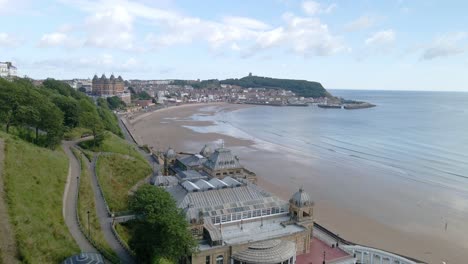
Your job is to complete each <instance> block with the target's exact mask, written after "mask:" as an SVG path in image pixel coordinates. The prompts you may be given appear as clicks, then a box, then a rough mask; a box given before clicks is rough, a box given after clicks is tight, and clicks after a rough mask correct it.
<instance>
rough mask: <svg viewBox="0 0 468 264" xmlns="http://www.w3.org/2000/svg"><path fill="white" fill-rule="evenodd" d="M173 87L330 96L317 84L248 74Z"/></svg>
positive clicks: (180, 82) (180, 83)
mask: <svg viewBox="0 0 468 264" xmlns="http://www.w3.org/2000/svg"><path fill="white" fill-rule="evenodd" d="M171 84H174V85H191V86H192V87H193V88H195V89H199V88H204V89H217V88H220V85H221V84H231V85H237V86H241V87H244V88H266V89H284V90H290V91H292V92H294V93H295V94H296V95H298V96H304V97H314V98H317V97H329V96H331V95H330V94H329V93H328V92H327V90H325V88H323V86H322V84H321V83H319V82H311V81H306V80H291V79H277V78H269V77H261V76H254V75H252V73H249V75H248V76H246V77H243V78H240V79H226V80H221V81H220V80H217V79H211V80H203V81H186V80H174V81H172V82H171Z"/></svg>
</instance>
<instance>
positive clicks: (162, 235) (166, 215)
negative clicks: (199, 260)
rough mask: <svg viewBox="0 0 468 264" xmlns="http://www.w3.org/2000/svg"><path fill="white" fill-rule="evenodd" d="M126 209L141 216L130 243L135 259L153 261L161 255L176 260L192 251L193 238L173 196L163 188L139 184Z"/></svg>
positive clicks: (194, 245) (195, 245)
mask: <svg viewBox="0 0 468 264" xmlns="http://www.w3.org/2000/svg"><path fill="white" fill-rule="evenodd" d="M129 206H130V209H131V210H133V211H134V212H135V213H136V214H137V215H140V216H142V217H141V218H140V220H136V222H135V225H136V226H135V228H134V229H133V234H132V237H131V239H130V247H131V248H132V249H133V250H134V252H135V253H136V255H137V258H138V262H139V263H157V262H159V260H161V258H164V259H167V260H169V261H173V262H176V261H177V260H178V259H180V258H182V257H186V256H190V255H192V254H193V253H194V252H195V250H196V247H197V242H196V241H195V239H194V238H193V236H192V234H191V233H190V232H189V229H188V228H189V226H188V223H187V221H186V220H185V217H184V215H183V213H182V211H181V210H180V209H179V208H177V206H176V203H175V201H174V199H172V197H171V195H170V194H169V193H168V192H167V191H165V190H164V189H163V188H160V187H155V186H151V185H144V186H142V187H140V188H139V189H138V190H137V191H136V192H135V194H134V195H133V196H132V197H131V198H130V201H129Z"/></svg>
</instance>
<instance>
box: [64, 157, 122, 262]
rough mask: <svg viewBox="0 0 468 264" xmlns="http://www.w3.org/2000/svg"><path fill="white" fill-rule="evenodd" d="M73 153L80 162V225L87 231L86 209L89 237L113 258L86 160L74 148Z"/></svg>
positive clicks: (115, 256)
mask: <svg viewBox="0 0 468 264" xmlns="http://www.w3.org/2000/svg"><path fill="white" fill-rule="evenodd" d="M72 150H73V154H75V156H76V157H78V159H79V160H80V162H81V175H80V189H79V196H78V197H79V198H78V216H79V217H80V222H81V225H82V226H83V229H84V231H85V232H88V211H89V231H90V232H89V233H90V234H91V239H92V240H94V242H95V244H96V245H97V246H98V247H99V248H101V249H102V250H104V251H106V252H107V253H108V254H110V255H112V256H113V257H114V258H118V256H117V254H115V252H114V251H113V250H112V249H111V248H110V246H109V244H108V243H107V241H106V239H105V238H104V234H103V232H102V229H101V225H100V224H99V219H98V217H97V213H96V205H95V203H94V192H93V187H92V185H91V174H90V172H89V169H88V167H87V166H86V162H85V160H84V158H83V155H82V154H81V153H80V152H79V151H77V150H75V149H72Z"/></svg>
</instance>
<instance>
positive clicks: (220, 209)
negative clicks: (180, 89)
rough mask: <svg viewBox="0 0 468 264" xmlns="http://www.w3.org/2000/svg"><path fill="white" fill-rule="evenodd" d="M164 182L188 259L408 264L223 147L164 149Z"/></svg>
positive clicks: (204, 263)
mask: <svg viewBox="0 0 468 264" xmlns="http://www.w3.org/2000/svg"><path fill="white" fill-rule="evenodd" d="M163 156H164V157H163V159H164V171H165V173H167V174H166V176H155V177H154V178H153V179H152V183H153V184H154V185H157V186H160V187H163V188H165V189H166V190H167V191H168V192H169V193H170V194H171V196H172V197H173V198H174V199H175V201H176V203H177V206H178V207H179V208H181V209H182V210H183V212H184V215H185V217H186V219H187V221H188V222H189V223H190V231H191V232H192V234H193V236H194V237H195V238H197V239H198V241H199V246H198V249H199V250H198V252H197V253H196V254H194V255H192V256H191V257H190V258H189V259H188V261H187V262H188V263H193V264H257V263H267V264H291V263H298V264H309V263H314V264H319V263H321V264H325V263H335V264H354V263H370V264H373V263H381V264H382V263H383V264H387V263H388V264H397V263H398V264H415V263H422V262H417V261H415V260H411V259H409V258H404V257H402V256H399V255H396V254H392V253H388V252H385V251H378V250H377V249H372V248H369V247H364V246H359V245H356V244H354V243H351V242H348V241H346V240H343V239H341V238H339V237H338V236H336V235H335V234H333V233H332V232H330V231H328V230H327V229H325V228H324V227H322V226H320V225H318V224H316V223H314V202H313V201H312V199H311V197H310V195H309V194H308V193H307V192H306V191H305V190H303V189H302V188H300V189H298V190H297V192H295V193H293V194H292V195H291V197H290V199H289V200H288V201H284V200H282V199H280V198H279V197H277V196H275V195H273V194H272V193H269V192H267V191H265V190H263V189H262V188H260V187H259V186H257V185H256V175H255V174H254V173H252V172H250V171H248V170H246V169H245V168H244V167H243V166H242V165H241V164H240V162H239V159H238V158H237V157H236V156H234V155H233V154H232V152H231V150H229V149H227V148H225V147H224V146H221V147H220V148H217V149H215V150H213V151H212V150H211V148H210V147H209V146H205V147H203V149H202V150H201V151H200V152H199V153H197V154H188V153H184V154H181V153H176V151H175V150H173V149H171V148H170V149H168V150H167V151H166V152H165V153H164V155H163Z"/></svg>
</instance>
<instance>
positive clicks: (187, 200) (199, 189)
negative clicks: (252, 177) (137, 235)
mask: <svg viewBox="0 0 468 264" xmlns="http://www.w3.org/2000/svg"><path fill="white" fill-rule="evenodd" d="M226 178H228V177H226ZM226 178H225V179H226ZM225 179H223V180H219V181H209V182H207V181H203V182H202V181H200V180H199V181H196V182H195V183H194V182H191V181H184V182H182V183H181V184H179V185H176V186H170V187H168V188H167V189H166V190H167V191H168V192H169V193H170V194H171V195H172V197H173V198H174V199H175V200H176V203H177V206H178V207H179V208H189V209H188V210H186V213H187V218H189V219H193V218H195V219H198V218H199V217H200V216H201V215H200V212H201V213H202V214H203V216H204V217H206V216H220V215H226V214H231V213H239V212H244V211H251V210H259V209H266V208H272V207H277V208H281V210H282V211H287V210H288V206H289V204H288V203H287V202H285V201H283V200H281V199H279V198H278V197H276V196H274V195H272V194H271V193H269V192H266V191H264V190H263V189H261V188H260V187H258V186H256V185H253V184H242V185H240V184H241V183H240V182H239V181H237V180H235V179H233V178H230V177H229V178H228V180H227V181H226V180H225ZM224 184H226V185H228V186H230V187H227V188H226V187H224V186H223V185H224ZM239 185H240V186H239ZM208 187H209V188H215V189H212V190H209V188H208ZM278 210H280V209H278Z"/></svg>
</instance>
